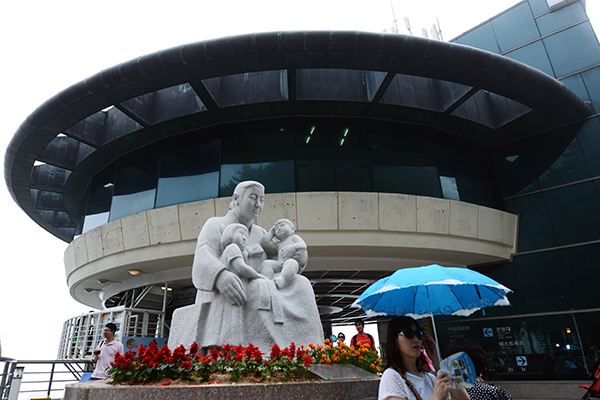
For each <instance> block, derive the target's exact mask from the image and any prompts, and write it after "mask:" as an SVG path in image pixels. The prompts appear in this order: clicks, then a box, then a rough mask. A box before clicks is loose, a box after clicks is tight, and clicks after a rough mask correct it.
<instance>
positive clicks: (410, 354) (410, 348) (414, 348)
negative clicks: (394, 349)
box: [396, 325, 423, 362]
mask: <svg viewBox="0 0 600 400" xmlns="http://www.w3.org/2000/svg"><path fill="white" fill-rule="evenodd" d="M410 329H412V331H413V332H420V331H421V328H419V327H418V326H415V325H413V326H411V327H410ZM403 332H406V331H403ZM396 340H397V343H398V349H399V350H400V354H401V355H402V358H403V359H405V360H407V359H414V360H415V362H416V360H417V358H419V356H420V355H421V346H422V345H423V341H422V340H421V339H419V338H418V335H414V336H413V337H412V338H410V339H409V338H407V337H406V336H404V335H402V334H399V335H398V337H397V338H396Z"/></svg>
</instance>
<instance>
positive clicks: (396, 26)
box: [390, 0, 399, 33]
mask: <svg viewBox="0 0 600 400" xmlns="http://www.w3.org/2000/svg"><path fill="white" fill-rule="evenodd" d="M390 6H392V16H393V17H394V28H392V32H394V33H398V32H399V31H398V20H397V19H396V13H395V12H394V4H393V3H392V0H390ZM394 29H396V30H394Z"/></svg>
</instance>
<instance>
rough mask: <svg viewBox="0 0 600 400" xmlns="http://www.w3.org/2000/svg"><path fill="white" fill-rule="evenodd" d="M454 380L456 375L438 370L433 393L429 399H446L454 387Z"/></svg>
mask: <svg viewBox="0 0 600 400" xmlns="http://www.w3.org/2000/svg"><path fill="white" fill-rule="evenodd" d="M452 380H454V377H452V376H450V375H448V374H447V373H445V372H444V371H440V372H438V374H437V376H436V377H435V382H434V384H433V394H432V395H431V397H430V398H429V400H446V398H447V397H448V393H450V389H451V388H452Z"/></svg>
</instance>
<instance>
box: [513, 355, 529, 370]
mask: <svg viewBox="0 0 600 400" xmlns="http://www.w3.org/2000/svg"><path fill="white" fill-rule="evenodd" d="M515 360H516V361H517V366H519V367H526V366H527V357H525V356H517V357H516V358H515Z"/></svg>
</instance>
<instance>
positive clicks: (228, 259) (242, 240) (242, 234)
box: [221, 224, 267, 279]
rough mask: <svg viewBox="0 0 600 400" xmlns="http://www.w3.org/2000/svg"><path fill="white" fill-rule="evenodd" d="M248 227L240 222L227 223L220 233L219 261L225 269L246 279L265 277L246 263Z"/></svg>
mask: <svg viewBox="0 0 600 400" xmlns="http://www.w3.org/2000/svg"><path fill="white" fill-rule="evenodd" d="M247 244H248V228H246V227H245V226H244V225H242V224H230V225H227V227H226V228H225V230H223V234H222V235H221V245H222V246H223V254H222V255H221V261H222V262H223V264H224V265H225V268H227V270H229V271H231V272H233V273H235V274H236V275H237V276H239V277H241V278H246V279H267V277H266V276H264V275H261V274H259V273H258V272H256V271H255V270H254V268H252V267H251V266H249V265H248V264H247V261H248V251H247V250H246V245H247Z"/></svg>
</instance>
